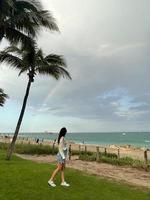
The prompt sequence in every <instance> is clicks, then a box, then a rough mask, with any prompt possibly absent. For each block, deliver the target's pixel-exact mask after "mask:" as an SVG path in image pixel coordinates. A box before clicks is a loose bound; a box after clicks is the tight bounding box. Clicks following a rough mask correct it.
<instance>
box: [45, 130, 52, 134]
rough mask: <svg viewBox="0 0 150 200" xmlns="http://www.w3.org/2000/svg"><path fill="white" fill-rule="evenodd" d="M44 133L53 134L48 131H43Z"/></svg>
mask: <svg viewBox="0 0 150 200" xmlns="http://www.w3.org/2000/svg"><path fill="white" fill-rule="evenodd" d="M44 133H46V134H53V133H52V132H49V131H44Z"/></svg>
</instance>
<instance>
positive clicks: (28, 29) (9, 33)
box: [0, 0, 59, 47]
mask: <svg viewBox="0 0 150 200" xmlns="http://www.w3.org/2000/svg"><path fill="white" fill-rule="evenodd" d="M41 27H44V28H48V29H49V30H53V31H59V29H58V26H57V24H56V22H55V19H54V18H53V16H52V15H51V13H50V12H49V11H47V10H43V8H42V5H41V3H40V2H39V1H38V0H30V1H29V0H1V1H0V41H1V40H2V39H3V38H6V39H7V40H8V41H9V42H11V43H13V44H14V43H18V42H21V43H22V45H24V46H25V47H26V46H27V47H30V44H31V42H30V39H31V38H30V37H36V36H37V35H38V33H39V30H40V29H41Z"/></svg>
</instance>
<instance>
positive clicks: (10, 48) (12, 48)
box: [3, 45, 22, 55]
mask: <svg viewBox="0 0 150 200" xmlns="http://www.w3.org/2000/svg"><path fill="white" fill-rule="evenodd" d="M3 52H6V53H10V52H11V53H12V52H13V53H17V54H18V55H22V50H21V49H19V48H18V47H17V46H14V45H12V46H9V47H7V48H5V49H4V51H3Z"/></svg>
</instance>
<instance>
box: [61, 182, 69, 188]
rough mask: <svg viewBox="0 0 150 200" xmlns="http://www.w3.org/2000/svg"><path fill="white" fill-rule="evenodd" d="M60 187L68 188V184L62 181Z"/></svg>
mask: <svg viewBox="0 0 150 200" xmlns="http://www.w3.org/2000/svg"><path fill="white" fill-rule="evenodd" d="M61 186H65V187H69V186H70V184H69V183H66V182H65V181H64V182H63V183H61Z"/></svg>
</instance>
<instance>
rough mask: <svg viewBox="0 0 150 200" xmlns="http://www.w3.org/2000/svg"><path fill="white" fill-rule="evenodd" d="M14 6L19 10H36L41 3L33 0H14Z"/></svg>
mask: <svg viewBox="0 0 150 200" xmlns="http://www.w3.org/2000/svg"><path fill="white" fill-rule="evenodd" d="M15 6H16V8H18V9H19V10H24V9H26V10H29V11H34V12H36V11H38V10H41V9H42V4H41V3H40V2H39V1H37V0H36V1H35V0H30V1H29V0H26V1H21V0H16V2H15Z"/></svg>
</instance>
